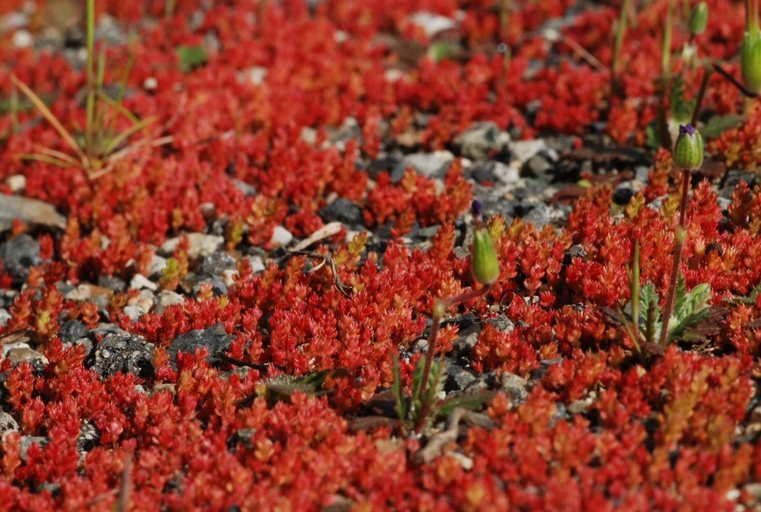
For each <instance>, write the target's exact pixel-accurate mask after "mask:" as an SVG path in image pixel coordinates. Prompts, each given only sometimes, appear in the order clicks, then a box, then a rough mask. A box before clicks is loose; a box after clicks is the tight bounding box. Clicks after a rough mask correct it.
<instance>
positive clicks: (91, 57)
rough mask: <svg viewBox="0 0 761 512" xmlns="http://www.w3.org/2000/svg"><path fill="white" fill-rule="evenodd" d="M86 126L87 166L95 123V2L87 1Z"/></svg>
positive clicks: (90, 156)
mask: <svg viewBox="0 0 761 512" xmlns="http://www.w3.org/2000/svg"><path fill="white" fill-rule="evenodd" d="M86 43H87V70H86V72H87V107H86V108H87V120H86V122H87V126H86V127H85V142H86V144H85V145H86V148H85V155H86V156H87V163H88V166H89V164H90V161H91V158H92V148H93V130H94V124H95V123H94V121H95V81H96V76H95V0H87V41H86Z"/></svg>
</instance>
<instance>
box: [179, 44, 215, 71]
mask: <svg viewBox="0 0 761 512" xmlns="http://www.w3.org/2000/svg"><path fill="white" fill-rule="evenodd" d="M176 52H177V58H178V59H179V61H180V69H181V70H182V72H183V73H187V72H189V71H192V70H193V69H195V68H197V67H199V66H202V65H204V64H206V61H207V60H208V59H207V56H206V50H204V48H203V46H187V45H183V46H178V47H177V50H176Z"/></svg>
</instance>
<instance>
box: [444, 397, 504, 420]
mask: <svg viewBox="0 0 761 512" xmlns="http://www.w3.org/2000/svg"><path fill="white" fill-rule="evenodd" d="M493 397H494V392H493V391H479V392H477V393H464V394H462V395H457V396H453V397H447V398H445V399H444V400H441V401H440V402H439V403H438V406H437V408H436V413H437V415H438V416H443V417H447V416H449V415H450V414H452V411H454V410H455V409H457V408H458V407H463V408H465V409H471V410H474V411H476V410H479V409H482V408H483V406H484V405H485V404H486V403H487V402H489V401H490V400H491V399H492V398H493Z"/></svg>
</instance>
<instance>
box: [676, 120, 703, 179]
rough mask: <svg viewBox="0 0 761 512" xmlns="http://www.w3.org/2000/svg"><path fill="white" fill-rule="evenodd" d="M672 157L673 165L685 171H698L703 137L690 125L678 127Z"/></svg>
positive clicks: (701, 163) (700, 162) (701, 156)
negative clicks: (677, 135)
mask: <svg viewBox="0 0 761 512" xmlns="http://www.w3.org/2000/svg"><path fill="white" fill-rule="evenodd" d="M673 156H674V163H675V164H676V165H678V166H679V167H681V168H682V169H685V170H695V169H699V168H700V166H701V165H703V137H702V136H701V135H700V132H699V131H697V130H696V129H695V128H694V127H693V126H692V125H691V124H686V125H680V126H679V137H678V138H677V139H676V144H675V145H674V154H673Z"/></svg>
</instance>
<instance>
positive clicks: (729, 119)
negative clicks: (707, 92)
mask: <svg viewBox="0 0 761 512" xmlns="http://www.w3.org/2000/svg"><path fill="white" fill-rule="evenodd" d="M742 124H743V118H742V116H738V115H735V114H729V115H726V116H714V117H712V118H711V119H710V120H709V121H708V123H707V124H706V125H705V126H704V127H703V129H702V130H700V133H702V134H703V137H704V138H706V139H715V138H716V137H718V136H720V135H721V134H722V133H724V132H725V131H727V130H729V129H731V128H737V127H738V126H741V125H742Z"/></svg>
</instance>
